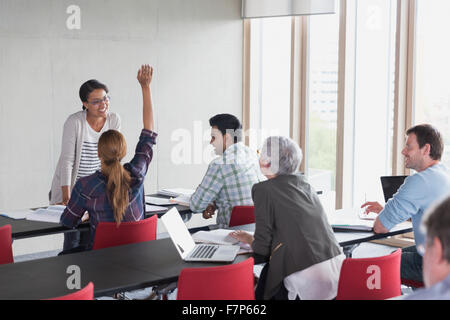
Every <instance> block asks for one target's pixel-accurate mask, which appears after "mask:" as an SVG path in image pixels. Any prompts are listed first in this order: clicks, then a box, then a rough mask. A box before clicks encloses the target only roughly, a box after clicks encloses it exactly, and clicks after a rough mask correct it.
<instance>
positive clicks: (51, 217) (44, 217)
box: [26, 205, 66, 223]
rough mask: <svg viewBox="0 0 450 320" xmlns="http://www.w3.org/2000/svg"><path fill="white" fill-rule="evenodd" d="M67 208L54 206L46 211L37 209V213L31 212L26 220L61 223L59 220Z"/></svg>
mask: <svg viewBox="0 0 450 320" xmlns="http://www.w3.org/2000/svg"><path fill="white" fill-rule="evenodd" d="M65 208H66V206H61V205H54V206H49V207H47V208H46V209H43V208H41V209H37V210H35V211H31V212H30V213H29V214H28V215H27V216H26V219H27V220H32V221H42V222H52V223H59V220H60V218H61V215H62V213H63V211H64V209H65Z"/></svg>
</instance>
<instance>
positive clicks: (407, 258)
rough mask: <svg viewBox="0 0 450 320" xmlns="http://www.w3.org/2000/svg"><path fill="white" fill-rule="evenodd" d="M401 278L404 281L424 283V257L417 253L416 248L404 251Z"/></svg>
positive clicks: (408, 248)
mask: <svg viewBox="0 0 450 320" xmlns="http://www.w3.org/2000/svg"><path fill="white" fill-rule="evenodd" d="M400 277H401V278H402V279H408V280H413V281H418V282H423V276H422V256H421V255H420V254H419V253H418V252H417V249H416V246H412V247H407V248H403V249H402V261H401V265H400Z"/></svg>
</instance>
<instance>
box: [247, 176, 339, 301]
mask: <svg viewBox="0 0 450 320" xmlns="http://www.w3.org/2000/svg"><path fill="white" fill-rule="evenodd" d="M252 198H253V202H254V205H255V225H256V226H255V234H254V238H255V240H254V241H253V243H252V248H253V251H254V252H255V253H256V254H259V255H262V256H264V257H267V258H268V260H269V269H268V272H267V279H266V286H265V290H264V299H270V298H271V297H273V296H274V295H275V294H276V293H277V291H278V290H279V289H280V287H281V284H282V281H283V280H284V278H285V277H287V276H289V275H290V274H292V273H295V272H297V271H301V270H304V269H306V268H308V267H310V266H312V265H314V264H317V263H320V262H323V261H326V260H329V259H331V258H333V257H335V256H338V255H339V254H341V249H340V247H339V244H338V242H337V241H336V238H335V236H334V233H333V230H332V228H331V226H330V225H329V223H328V220H327V217H326V214H325V212H324V210H323V207H322V205H321V203H320V200H319V198H318V197H317V194H316V192H315V190H314V189H313V188H312V187H311V186H310V185H309V184H308V183H307V182H306V180H305V178H304V177H303V175H301V174H297V175H280V176H277V177H275V178H273V179H269V180H267V181H264V182H260V183H257V184H255V185H254V186H253V188H252Z"/></svg>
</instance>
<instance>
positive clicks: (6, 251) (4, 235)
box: [0, 224, 14, 264]
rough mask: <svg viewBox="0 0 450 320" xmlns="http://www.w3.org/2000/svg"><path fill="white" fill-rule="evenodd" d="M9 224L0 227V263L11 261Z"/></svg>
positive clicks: (12, 259) (12, 260)
mask: <svg viewBox="0 0 450 320" xmlns="http://www.w3.org/2000/svg"><path fill="white" fill-rule="evenodd" d="M13 262H14V258H13V251H12V239H11V225H9V224H7V225H6V226H3V227H1V228H0V264H5V263H13Z"/></svg>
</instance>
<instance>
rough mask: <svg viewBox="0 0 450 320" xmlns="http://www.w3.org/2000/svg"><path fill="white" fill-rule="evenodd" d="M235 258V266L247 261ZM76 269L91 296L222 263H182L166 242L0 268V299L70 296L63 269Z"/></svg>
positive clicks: (166, 280)
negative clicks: (91, 288) (90, 285)
mask: <svg viewBox="0 0 450 320" xmlns="http://www.w3.org/2000/svg"><path fill="white" fill-rule="evenodd" d="M248 257H249V255H238V256H237V257H236V259H235V261H234V263H237V262H240V261H243V260H245V259H247V258H248ZM71 265H76V266H78V267H79V268H80V276H81V277H80V281H81V287H84V286H85V285H87V284H88V283H89V282H90V281H92V282H93V283H94V295H95V296H96V297H98V296H104V295H112V294H114V293H116V292H122V291H127V290H134V289H139V288H145V287H149V286H154V285H159V284H165V283H170V282H172V281H176V280H177V279H178V275H179V274H180V272H181V270H182V269H183V268H188V267H211V266H218V265H224V263H211V262H207V263H205V262H184V261H183V260H182V259H181V257H180V256H179V254H178V252H177V251H176V249H175V247H174V245H173V243H172V240H171V239H170V238H166V239H161V240H154V241H148V242H141V243H136V244H131V245H125V246H118V247H111V248H106V249H100V250H92V251H86V252H80V253H74V254H69V255H64V256H57V257H51V258H45V259H38V260H32V261H25V262H19V263H13V264H6V265H0V299H2V300H16V299H20V300H28V299H33V300H34V299H46V298H51V297H57V296H61V295H65V294H68V293H71V292H73V291H71V290H69V289H68V288H67V280H68V279H69V277H70V276H71V273H67V268H68V267H69V266H71Z"/></svg>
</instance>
